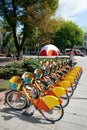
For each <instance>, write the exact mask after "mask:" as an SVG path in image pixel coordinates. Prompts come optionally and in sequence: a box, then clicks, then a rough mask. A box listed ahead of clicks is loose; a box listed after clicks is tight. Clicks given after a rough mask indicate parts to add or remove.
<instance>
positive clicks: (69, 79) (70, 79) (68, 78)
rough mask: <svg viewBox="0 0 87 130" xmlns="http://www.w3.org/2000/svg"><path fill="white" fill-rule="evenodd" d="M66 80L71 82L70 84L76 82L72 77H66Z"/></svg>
mask: <svg viewBox="0 0 87 130" xmlns="http://www.w3.org/2000/svg"><path fill="white" fill-rule="evenodd" d="M64 80H66V81H68V82H70V83H73V82H74V80H75V78H74V77H72V76H66V77H65V78H64Z"/></svg>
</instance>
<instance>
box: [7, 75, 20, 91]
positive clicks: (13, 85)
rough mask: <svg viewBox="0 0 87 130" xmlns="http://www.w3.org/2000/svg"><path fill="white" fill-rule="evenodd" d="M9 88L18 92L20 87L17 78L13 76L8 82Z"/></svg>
mask: <svg viewBox="0 0 87 130" xmlns="http://www.w3.org/2000/svg"><path fill="white" fill-rule="evenodd" d="M9 86H10V88H11V89H12V90H19V89H20V87H21V80H20V77H19V76H13V77H12V78H11V79H10V80H9Z"/></svg>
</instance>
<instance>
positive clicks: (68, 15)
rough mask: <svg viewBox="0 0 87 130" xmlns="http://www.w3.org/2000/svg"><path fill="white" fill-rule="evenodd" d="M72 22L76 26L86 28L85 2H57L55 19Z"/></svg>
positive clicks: (67, 0) (81, 0)
mask: <svg viewBox="0 0 87 130" xmlns="http://www.w3.org/2000/svg"><path fill="white" fill-rule="evenodd" d="M58 16H61V17H62V18H64V19H66V20H72V21H73V22H74V23H75V24H77V25H78V26H80V27H81V26H87V0H59V7H58V9H57V11H56V17H58Z"/></svg>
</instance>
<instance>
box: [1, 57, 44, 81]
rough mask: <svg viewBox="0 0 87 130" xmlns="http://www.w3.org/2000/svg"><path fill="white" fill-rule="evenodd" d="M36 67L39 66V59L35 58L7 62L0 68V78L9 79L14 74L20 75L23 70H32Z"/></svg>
mask: <svg viewBox="0 0 87 130" xmlns="http://www.w3.org/2000/svg"><path fill="white" fill-rule="evenodd" d="M36 68H41V66H40V63H39V61H36V59H31V58H30V59H24V60H23V61H17V62H12V63H9V64H7V65H6V66H4V67H1V68H0V78H3V79H9V78H11V77H12V76H14V75H18V76H21V75H22V74H23V73H24V72H25V71H29V72H34V70H35V69H36Z"/></svg>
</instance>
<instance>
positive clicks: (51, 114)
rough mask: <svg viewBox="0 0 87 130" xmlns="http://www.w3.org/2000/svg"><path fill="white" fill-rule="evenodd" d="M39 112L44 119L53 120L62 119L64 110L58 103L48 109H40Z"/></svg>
mask: <svg viewBox="0 0 87 130" xmlns="http://www.w3.org/2000/svg"><path fill="white" fill-rule="evenodd" d="M40 113H41V114H42V116H43V117H44V118H45V119H46V120H48V121H51V122H55V121H59V120H60V119H62V117H63V115H64V110H63V107H62V105H58V106H57V107H56V106H55V107H53V108H52V109H51V110H49V111H44V110H40Z"/></svg>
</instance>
